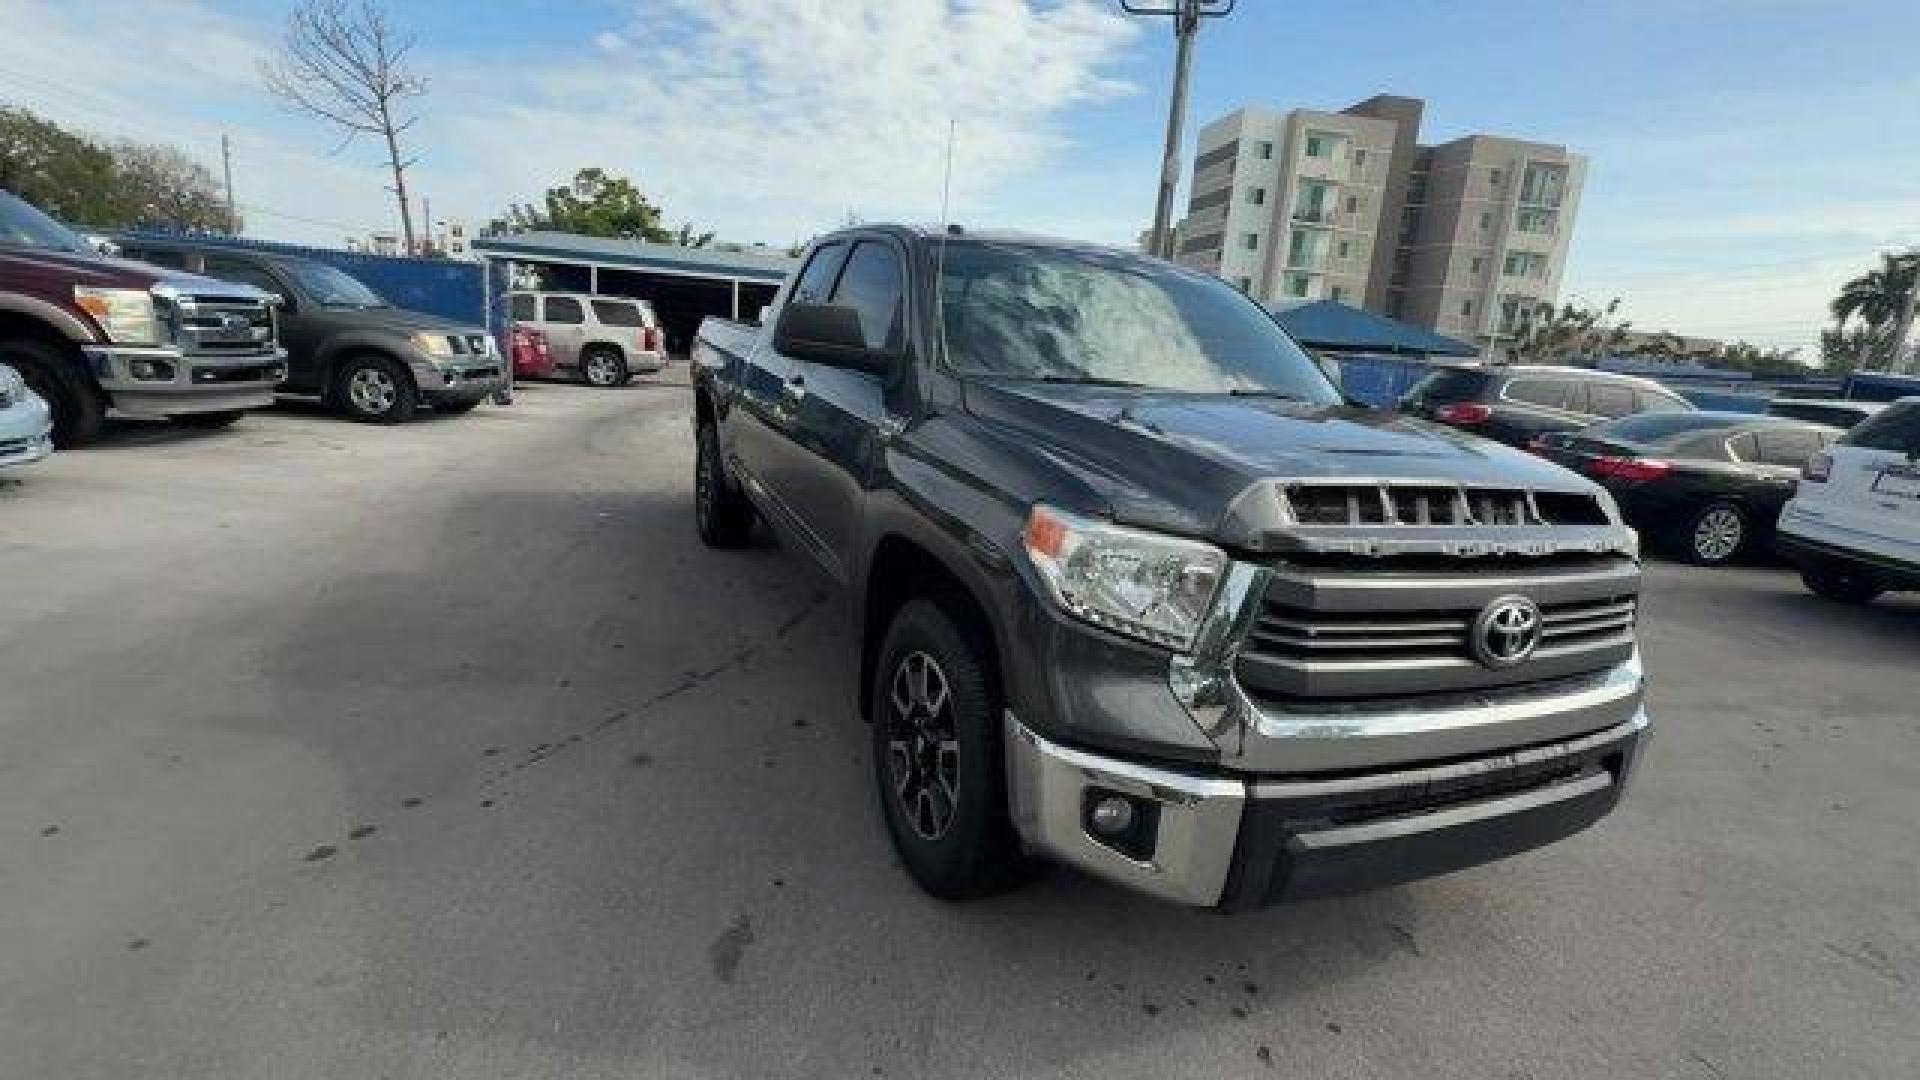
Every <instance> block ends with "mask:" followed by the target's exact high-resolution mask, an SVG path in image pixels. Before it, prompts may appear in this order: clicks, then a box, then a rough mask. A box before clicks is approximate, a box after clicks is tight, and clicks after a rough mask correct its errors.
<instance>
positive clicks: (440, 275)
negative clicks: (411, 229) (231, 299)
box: [125, 231, 506, 327]
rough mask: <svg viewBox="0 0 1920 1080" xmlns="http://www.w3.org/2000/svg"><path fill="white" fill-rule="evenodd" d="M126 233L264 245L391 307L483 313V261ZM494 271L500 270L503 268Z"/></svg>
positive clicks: (461, 316)
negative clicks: (345, 279)
mask: <svg viewBox="0 0 1920 1080" xmlns="http://www.w3.org/2000/svg"><path fill="white" fill-rule="evenodd" d="M125 235H126V236H128V237H133V238H140V237H146V238H149V239H153V240H167V239H174V240H192V241H193V242H195V243H199V244H220V245H222V246H224V247H233V248H245V249H248V250H252V251H267V252H273V253H275V254H279V255H297V256H299V257H301V258H303V259H312V260H314V261H315V262H322V263H326V264H327V265H328V266H331V267H334V268H336V269H338V270H340V271H342V272H344V273H347V274H350V275H352V276H353V277H355V278H357V279H359V280H360V281H361V282H362V283H364V284H365V285H366V286H367V287H368V288H370V289H372V290H373V291H374V292H377V293H379V294H380V295H381V296H383V297H385V298H386V300H387V302H388V303H390V304H392V305H394V306H395V307H403V308H408V309H410V310H413V311H424V312H427V313H429V314H432V315H439V316H441V317H442V318H447V319H456V320H458V321H460V322H464V323H479V322H481V321H482V316H483V315H484V314H485V310H484V309H485V307H486V291H485V289H484V287H483V285H484V283H483V282H482V280H481V275H482V274H483V273H484V272H485V271H484V270H483V264H481V263H477V262H461V261H458V260H455V259H410V258H399V257H395V256H390V255H374V254H372V253H369V252H363V251H340V250H337V249H334V248H315V247H303V246H301V245H299V244H276V243H271V242H269V241H265V240H249V239H246V238H245V237H238V236H220V235H206V234H199V233H196V234H193V235H191V236H185V235H182V234H179V233H163V232H139V231H130V232H128V233H126V234H125ZM499 273H501V274H504V268H502V270H501V271H500V272H499ZM505 291H506V283H505V281H504V279H500V280H496V281H495V282H494V296H495V297H496V298H498V297H499V296H500V294H501V293H503V292H505ZM487 321H488V323H489V324H490V325H494V326H496V327H497V326H498V325H499V324H498V321H497V320H487Z"/></svg>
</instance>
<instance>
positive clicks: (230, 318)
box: [0, 191, 287, 447]
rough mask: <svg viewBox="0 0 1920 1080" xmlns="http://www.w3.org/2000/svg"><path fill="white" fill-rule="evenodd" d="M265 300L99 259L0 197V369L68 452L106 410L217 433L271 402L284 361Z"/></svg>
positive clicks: (65, 232)
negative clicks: (48, 414) (36, 405)
mask: <svg viewBox="0 0 1920 1080" xmlns="http://www.w3.org/2000/svg"><path fill="white" fill-rule="evenodd" d="M272 305H273V298H272V297H271V296H270V295H268V294H267V293H264V292H261V291H260V290H258V289H255V288H253V287H251V286H247V285H238V284H234V283H232V282H226V281H215V280H213V279H211V278H204V277H199V276H197V275H194V274H184V273H179V272H177V271H171V270H164V269H161V268H160V267H157V266H148V265H146V264H145V263H137V262H130V261H127V260H124V259H112V258H107V257H105V256H103V255H100V254H99V253H97V252H96V251H95V250H94V249H92V248H91V247H90V246H89V245H87V244H86V242H85V241H83V240H81V239H80V237H78V236H77V235H75V234H74V233H73V232H72V231H71V230H69V229H67V228H66V227H65V226H63V225H61V224H60V223H58V222H56V221H54V220H53V219H52V218H49V217H47V216H46V215H45V214H42V213H41V212H40V211H38V210H36V209H34V208H33V207H31V206H29V205H27V204H26V203H25V202H23V201H21V200H20V199H19V198H16V197H15V196H13V195H11V194H8V193H7V192H4V191H0V364H4V365H7V366H9V367H12V368H13V369H15V370H16V371H18V372H19V373H20V375H21V377H22V378H23V379H25V381H26V383H27V385H28V386H29V387H31V388H32V389H33V391H34V392H35V393H36V394H38V395H39V396H40V397H42V398H45V399H46V401H47V403H48V405H50V406H51V407H52V409H53V439H54V443H55V444H56V445H58V446H61V447H70V446H77V445H81V444H83V443H86V442H88V441H90V440H92V439H93V438H94V437H96V436H97V435H98V434H99V433H100V429H101V425H102V424H103V423H104V421H105V418H106V415H107V413H108V412H109V411H114V412H118V413H122V414H125V415H131V416H155V417H170V418H172V419H173V420H174V421H175V422H177V423H183V424H189V425H194V426H199V427H224V426H226V425H227V424H231V423H232V422H233V421H235V420H237V419H239V417H240V416H241V414H242V413H244V412H245V411H246V410H248V409H256V408H260V407H262V406H265V405H269V404H271V403H272V402H273V396H274V388H275V387H276V386H278V385H279V383H280V381H281V380H282V379H284V378H285V377H286V374H287V368H286V353H285V352H284V351H282V350H281V348H280V346H279V341H278V335H277V333H276V330H275V324H274V311H273V306H272Z"/></svg>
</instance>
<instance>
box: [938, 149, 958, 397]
mask: <svg viewBox="0 0 1920 1080" xmlns="http://www.w3.org/2000/svg"><path fill="white" fill-rule="evenodd" d="M958 129H959V121H958V120H956V119H954V118H953V117H951V116H949V117H947V170H946V176H945V177H944V178H943V179H942V180H941V182H940V248H939V250H938V251H937V252H936V253H935V254H934V257H933V325H934V331H935V333H937V334H939V335H940V362H941V363H945V362H946V359H947V314H946V286H947V237H948V236H950V235H952V233H953V220H952V218H951V217H950V212H951V210H952V206H953V139H954V133H955V132H956V131H957V130H958Z"/></svg>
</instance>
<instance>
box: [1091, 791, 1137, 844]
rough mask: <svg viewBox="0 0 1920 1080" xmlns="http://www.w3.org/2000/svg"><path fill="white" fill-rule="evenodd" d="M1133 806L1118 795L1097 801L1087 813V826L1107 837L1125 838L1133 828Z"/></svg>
mask: <svg viewBox="0 0 1920 1080" xmlns="http://www.w3.org/2000/svg"><path fill="white" fill-rule="evenodd" d="M1133 816H1134V815H1133V804H1132V803H1130V802H1128V801H1127V800H1125V799H1123V798H1121V797H1120V796H1118V795H1108V796H1105V797H1104V798H1100V799H1096V800H1095V801H1094V804H1093V807H1092V809H1090V810H1088V811H1087V824H1089V825H1091V826H1093V831H1094V832H1097V833H1099V834H1100V835H1101V836H1105V837H1109V838H1112V837H1116V836H1124V835H1126V833H1127V831H1128V830H1130V829H1132V828H1133Z"/></svg>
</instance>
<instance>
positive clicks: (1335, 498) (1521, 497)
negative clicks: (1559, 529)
mask: <svg viewBox="0 0 1920 1080" xmlns="http://www.w3.org/2000/svg"><path fill="white" fill-rule="evenodd" d="M1281 494H1282V496H1283V497H1284V498H1285V499H1286V503H1287V507H1288V510H1289V512H1290V513H1291V515H1292V519H1293V522H1294V524H1296V525H1301V526H1307V527H1314V526H1333V527H1338V528H1352V527H1354V526H1362V525H1369V526H1380V525H1399V526H1415V527H1418V526H1429V527H1431V526H1493V527H1500V526H1507V527H1530V526H1541V525H1606V524H1608V523H1609V522H1608V518H1607V514H1606V511H1605V510H1604V509H1603V508H1602V507H1601V505H1600V502H1599V500H1598V499H1596V498H1595V497H1594V496H1592V495H1591V494H1588V493H1586V492H1581V491H1535V490H1531V489H1527V488H1492V487H1465V486H1461V485H1458V484H1449V483H1407V482H1401V481H1383V482H1376V483H1364V484H1356V483H1351V482H1347V481H1337V480H1336V481H1327V482H1319V481H1299V482H1294V483H1289V484H1286V485H1285V486H1284V487H1283V488H1282V489H1281Z"/></svg>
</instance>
